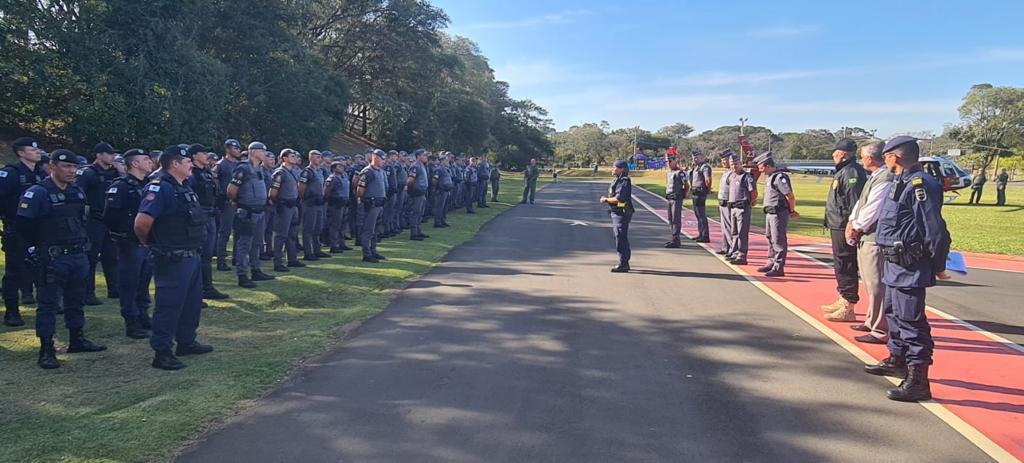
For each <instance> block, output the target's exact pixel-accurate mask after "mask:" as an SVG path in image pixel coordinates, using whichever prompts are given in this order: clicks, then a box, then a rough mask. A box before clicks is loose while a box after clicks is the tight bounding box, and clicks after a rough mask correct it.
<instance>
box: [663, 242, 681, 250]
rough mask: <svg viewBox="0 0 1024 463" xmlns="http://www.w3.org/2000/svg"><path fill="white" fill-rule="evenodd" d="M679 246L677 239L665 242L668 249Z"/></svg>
mask: <svg viewBox="0 0 1024 463" xmlns="http://www.w3.org/2000/svg"><path fill="white" fill-rule="evenodd" d="M680 246H681V245H680V244H679V242H678V241H669V242H667V243H665V247H666V248H669V249H675V248H678V247H680Z"/></svg>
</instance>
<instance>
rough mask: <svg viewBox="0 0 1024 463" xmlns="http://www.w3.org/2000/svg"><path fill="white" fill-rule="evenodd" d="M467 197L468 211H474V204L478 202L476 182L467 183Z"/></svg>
mask: <svg viewBox="0 0 1024 463" xmlns="http://www.w3.org/2000/svg"><path fill="white" fill-rule="evenodd" d="M466 197H467V201H466V212H474V211H473V208H474V206H476V203H477V201H476V199H477V195H476V184H475V183H467V184H466Z"/></svg>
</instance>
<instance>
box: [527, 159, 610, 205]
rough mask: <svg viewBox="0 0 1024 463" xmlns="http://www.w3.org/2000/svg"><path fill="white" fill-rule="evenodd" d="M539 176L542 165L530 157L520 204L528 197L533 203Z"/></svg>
mask: <svg viewBox="0 0 1024 463" xmlns="http://www.w3.org/2000/svg"><path fill="white" fill-rule="evenodd" d="M623 162H625V161H623ZM538 177H540V167H537V160H536V159H530V164H528V165H527V166H526V168H525V169H523V180H524V181H525V183H526V185H524V186H523V200H522V201H519V204H526V200H527V199H529V200H530V204H533V197H534V196H535V195H536V194H537V178H538Z"/></svg>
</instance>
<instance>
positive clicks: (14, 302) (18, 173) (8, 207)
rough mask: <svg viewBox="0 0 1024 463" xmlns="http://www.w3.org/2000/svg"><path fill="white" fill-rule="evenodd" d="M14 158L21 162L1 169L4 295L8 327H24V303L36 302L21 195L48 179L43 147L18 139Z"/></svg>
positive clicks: (31, 141)
mask: <svg viewBox="0 0 1024 463" xmlns="http://www.w3.org/2000/svg"><path fill="white" fill-rule="evenodd" d="M14 155H15V156H17V158H18V161H17V162H15V163H13V164H8V165H6V166H4V168H3V169H0V217H2V218H3V221H4V234H3V250H4V278H3V296H4V306H5V308H6V311H5V312H4V324H5V325H7V326H23V325H24V324H25V322H24V320H22V319H21V310H20V303H19V299H21V298H23V299H21V301H20V302H24V303H25V304H32V303H35V298H34V297H32V280H33V278H32V274H31V272H29V271H28V269H26V268H25V255H26V254H25V253H26V250H27V249H28V245H27V244H25V241H24V240H23V239H22V237H21V234H19V233H18V226H17V222H18V220H17V214H18V204H19V202H20V201H21V195H22V194H24V193H25V191H26V190H28V189H29V187H31V186H32V185H35V184H37V183H39V182H41V181H43V179H45V178H46V177H47V174H46V171H45V170H44V169H43V167H42V165H40V164H39V161H40V159H41V157H42V155H41V154H40V150H39V144H38V143H36V140H35V139H33V138H29V137H22V138H18V139H17V140H14Z"/></svg>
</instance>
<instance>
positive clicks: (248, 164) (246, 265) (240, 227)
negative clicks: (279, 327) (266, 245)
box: [161, 141, 274, 288]
mask: <svg viewBox="0 0 1024 463" xmlns="http://www.w3.org/2000/svg"><path fill="white" fill-rule="evenodd" d="M248 151H249V158H248V159H246V160H244V161H240V162H239V163H238V164H236V165H235V169H234V173H233V174H232V176H231V184H230V185H228V189H227V195H228V199H230V200H231V202H232V203H234V207H235V218H234V220H233V222H234V227H235V255H234V260H235V274H237V275H238V286H241V287H243V288H255V287H256V284H255V283H254V281H265V280H273V279H274V277H273V276H270V275H267V274H265V273H263V271H262V270H260V245H261V243H262V242H263V236H262V233H260V230H261V229H262V224H263V220H264V217H263V210H264V206H265V205H266V204H267V184H266V182H264V180H263V169H260V166H261V165H262V164H263V163H264V162H266V160H267V157H266V151H267V147H266V145H264V144H263V143H260V142H258V141H254V142H252V143H249V150H248ZM161 164H163V162H161ZM250 271H251V274H252V278H251V279H250V276H249V275H250Z"/></svg>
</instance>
